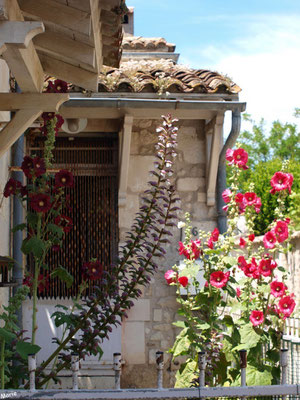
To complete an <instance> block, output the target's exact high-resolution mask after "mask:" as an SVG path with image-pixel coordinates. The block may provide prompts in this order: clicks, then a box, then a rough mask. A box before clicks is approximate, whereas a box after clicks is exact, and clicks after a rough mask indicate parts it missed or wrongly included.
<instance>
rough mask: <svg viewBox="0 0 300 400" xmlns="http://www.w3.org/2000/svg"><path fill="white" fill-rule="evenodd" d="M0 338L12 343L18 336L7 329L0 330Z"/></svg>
mask: <svg viewBox="0 0 300 400" xmlns="http://www.w3.org/2000/svg"><path fill="white" fill-rule="evenodd" d="M0 337H1V339H4V340H5V342H6V343H10V342H11V341H12V340H14V339H15V338H16V335H15V334H14V333H12V332H10V331H8V330H7V329H5V328H0Z"/></svg>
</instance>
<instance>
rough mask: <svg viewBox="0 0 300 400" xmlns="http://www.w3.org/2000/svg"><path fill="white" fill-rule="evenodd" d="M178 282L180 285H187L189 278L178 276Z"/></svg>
mask: <svg viewBox="0 0 300 400" xmlns="http://www.w3.org/2000/svg"><path fill="white" fill-rule="evenodd" d="M178 282H179V283H180V285H181V286H183V287H187V285H188V283H189V280H188V278H187V277H186V276H181V277H180V278H178Z"/></svg>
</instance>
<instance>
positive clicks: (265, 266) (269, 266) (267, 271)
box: [258, 257, 277, 277]
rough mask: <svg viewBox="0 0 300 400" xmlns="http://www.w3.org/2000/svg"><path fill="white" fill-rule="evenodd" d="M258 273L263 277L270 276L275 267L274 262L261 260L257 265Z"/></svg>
mask: <svg viewBox="0 0 300 400" xmlns="http://www.w3.org/2000/svg"><path fill="white" fill-rule="evenodd" d="M258 267H259V272H260V274H261V275H263V276H266V277H267V276H271V275H272V272H273V270H274V269H275V268H276V267H277V264H276V262H275V261H274V260H273V259H272V258H270V257H269V258H262V259H261V260H260V262H259V264H258Z"/></svg>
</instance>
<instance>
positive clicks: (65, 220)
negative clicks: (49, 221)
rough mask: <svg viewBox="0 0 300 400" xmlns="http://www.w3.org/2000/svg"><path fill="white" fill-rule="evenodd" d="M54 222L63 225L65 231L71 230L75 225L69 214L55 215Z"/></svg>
mask: <svg viewBox="0 0 300 400" xmlns="http://www.w3.org/2000/svg"><path fill="white" fill-rule="evenodd" d="M54 223H55V224H56V225H58V226H61V227H62V228H63V231H64V232H65V233H68V232H70V231H71V229H72V227H73V221H72V218H70V217H68V216H67V215H63V214H61V215H58V216H57V217H55V219H54Z"/></svg>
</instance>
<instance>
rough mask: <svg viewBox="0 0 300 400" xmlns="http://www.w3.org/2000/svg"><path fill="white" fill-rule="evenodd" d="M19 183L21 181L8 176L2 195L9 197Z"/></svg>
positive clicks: (14, 192)
mask: <svg viewBox="0 0 300 400" xmlns="http://www.w3.org/2000/svg"><path fill="white" fill-rule="evenodd" d="M20 185H21V183H20V182H19V181H16V180H15V179H13V178H10V179H9V180H8V181H7V183H6V185H5V187H4V191H3V196H4V197H9V196H10V195H12V194H16V191H17V188H18V187H19V186H20Z"/></svg>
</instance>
